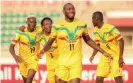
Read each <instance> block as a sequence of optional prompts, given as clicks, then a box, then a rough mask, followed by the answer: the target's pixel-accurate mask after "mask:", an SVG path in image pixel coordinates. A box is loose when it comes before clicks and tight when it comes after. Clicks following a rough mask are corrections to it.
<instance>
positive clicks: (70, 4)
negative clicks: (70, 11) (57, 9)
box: [63, 3, 73, 10]
mask: <svg viewBox="0 0 133 83" xmlns="http://www.w3.org/2000/svg"><path fill="white" fill-rule="evenodd" d="M68 4H69V5H72V6H73V4H72V3H66V4H65V5H64V6H63V10H64V9H65V7H66V6H67V5H68Z"/></svg>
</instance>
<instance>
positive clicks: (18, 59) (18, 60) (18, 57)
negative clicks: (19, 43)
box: [14, 55, 22, 63]
mask: <svg viewBox="0 0 133 83" xmlns="http://www.w3.org/2000/svg"><path fill="white" fill-rule="evenodd" d="M14 59H15V61H16V63H21V62H22V59H21V58H20V56H17V55H15V56H14Z"/></svg>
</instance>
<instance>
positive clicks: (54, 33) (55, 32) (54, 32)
mask: <svg viewBox="0 0 133 83" xmlns="http://www.w3.org/2000/svg"><path fill="white" fill-rule="evenodd" d="M56 36H57V28H56V26H55V25H54V26H53V27H52V30H51V34H50V38H56Z"/></svg>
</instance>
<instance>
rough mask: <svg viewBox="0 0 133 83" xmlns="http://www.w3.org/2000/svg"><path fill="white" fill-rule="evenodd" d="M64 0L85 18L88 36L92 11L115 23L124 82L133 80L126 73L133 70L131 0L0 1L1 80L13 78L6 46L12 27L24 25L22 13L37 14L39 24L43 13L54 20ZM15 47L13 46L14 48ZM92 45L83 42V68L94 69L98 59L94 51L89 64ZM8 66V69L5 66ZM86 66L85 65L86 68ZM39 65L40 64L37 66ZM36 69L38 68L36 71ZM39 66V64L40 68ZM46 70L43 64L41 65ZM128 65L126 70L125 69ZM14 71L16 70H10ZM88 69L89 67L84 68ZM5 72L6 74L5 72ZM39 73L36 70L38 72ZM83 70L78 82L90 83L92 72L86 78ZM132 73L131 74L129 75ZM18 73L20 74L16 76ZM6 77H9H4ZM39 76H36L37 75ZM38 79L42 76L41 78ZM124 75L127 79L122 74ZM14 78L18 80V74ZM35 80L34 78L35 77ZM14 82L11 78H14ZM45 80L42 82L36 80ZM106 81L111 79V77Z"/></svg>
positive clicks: (132, 13) (13, 62) (60, 15)
mask: <svg viewBox="0 0 133 83" xmlns="http://www.w3.org/2000/svg"><path fill="white" fill-rule="evenodd" d="M67 2H70V3H72V4H73V5H74V6H75V9H76V18H78V19H80V20H82V21H84V22H86V23H87V24H88V30H89V33H90V36H91V38H93V33H92V31H93V29H94V28H93V25H92V14H93V12H95V11H101V12H102V13H103V14H104V22H105V23H110V24H113V25H115V26H116V27H117V28H118V29H119V30H120V32H121V34H122V36H123V38H124V41H125V49H124V60H125V63H126V65H127V67H126V66H125V70H126V69H127V70H126V71H127V73H128V74H124V75H128V76H127V77H128V80H129V81H125V83H133V80H130V75H129V73H133V71H132V70H133V1H129V0H127V1H126V0H124V1H120V0H119V1H110V0H109V1H108V0H106V1H105V0H104V1H103V0H90V1H89V0H73V1H72V0H59V1H58V0H43V1H42V0H28V1H27V0H12V1H11V0H10V1H6V0H2V1H1V12H0V13H1V27H0V30H1V32H0V36H1V48H0V53H1V58H0V59H1V60H0V63H1V70H0V78H1V80H3V83H9V82H8V81H7V80H9V81H11V80H16V77H14V79H13V77H12V76H14V73H15V72H14V73H13V70H12V69H13V68H17V67H16V63H15V61H14V59H13V57H12V56H11V55H10V53H9V51H8V49H9V45H10V42H11V39H12V38H13V36H14V33H15V32H16V30H18V28H19V26H21V25H26V17H27V16H28V15H31V14H32V15H35V16H36V17H37V25H38V26H40V21H41V19H42V18H43V17H46V16H48V17H50V18H52V20H53V21H54V23H56V22H58V21H59V20H61V19H64V16H63V13H62V9H63V5H64V4H65V3H67ZM16 50H17V49H16ZM92 50H93V49H92V48H90V47H89V46H87V45H86V44H85V43H84V42H83V64H84V65H83V70H89V69H87V68H88V67H89V66H90V67H92V68H93V66H94V68H93V69H92V70H95V69H96V64H97V63H98V61H99V57H100V53H99V54H97V56H96V58H95V59H94V64H90V62H89V57H90V56H91V53H92ZM42 64H43V65H44V64H45V59H43V60H40V65H42ZM8 67H9V69H8ZM86 67H87V68H86ZM41 68H42V67H40V69H41ZM40 69H39V71H40ZM42 69H43V68H42ZM44 69H45V70H46V68H45V67H44ZM128 69H130V70H128ZM14 71H16V70H14ZM8 72H12V74H13V75H12V74H11V77H10V76H9V75H8ZM87 72H89V71H87ZM6 74H7V75H6ZM39 74H40V73H39ZM86 74H87V73H85V74H84V71H83V76H82V79H84V80H85V81H82V83H88V82H90V83H94V79H95V74H94V75H93V77H94V79H93V78H92V79H91V80H90V81H87V80H89V79H90V78H89V77H90V75H88V74H87V75H86ZM132 76H133V75H132ZM19 77H20V76H19ZM8 78H10V79H8ZM38 79H39V78H38ZM41 79H42V78H41ZM124 79H127V78H126V77H125V78H124ZM17 80H21V77H20V78H19V79H17ZM35 80H36V79H35ZM14 82H15V81H14ZM37 83H45V82H39V81H38V82H37ZM106 83H113V82H112V81H109V82H106Z"/></svg>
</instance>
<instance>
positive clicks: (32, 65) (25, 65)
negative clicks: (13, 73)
mask: <svg viewBox="0 0 133 83" xmlns="http://www.w3.org/2000/svg"><path fill="white" fill-rule="evenodd" d="M18 66H19V70H20V73H21V75H22V76H24V77H27V73H28V70H29V69H33V70H35V71H37V70H38V59H36V58H33V57H32V58H30V59H28V60H25V61H24V62H22V63H19V64H18Z"/></svg>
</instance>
